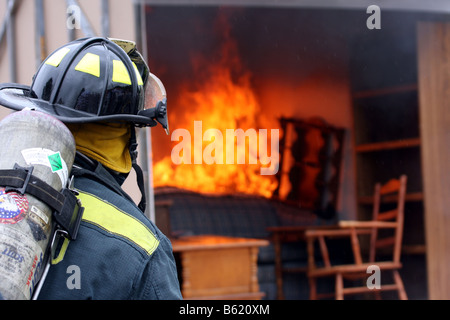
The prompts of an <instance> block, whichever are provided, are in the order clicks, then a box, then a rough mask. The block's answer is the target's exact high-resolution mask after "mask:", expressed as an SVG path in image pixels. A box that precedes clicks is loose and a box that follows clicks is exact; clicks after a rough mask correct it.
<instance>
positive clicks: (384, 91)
mask: <svg viewBox="0 0 450 320" xmlns="http://www.w3.org/2000/svg"><path fill="white" fill-rule="evenodd" d="M416 90H417V84H407V85H400V86H395V87H387V88H381V89H373V90H363V91H356V92H354V93H353V98H355V99H361V98H371V97H378V96H382V95H388V94H393V93H402V92H408V91H416Z"/></svg>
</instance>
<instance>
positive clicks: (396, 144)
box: [355, 138, 420, 152]
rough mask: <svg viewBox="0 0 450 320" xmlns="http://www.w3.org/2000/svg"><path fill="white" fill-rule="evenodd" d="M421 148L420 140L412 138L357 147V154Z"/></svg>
mask: <svg viewBox="0 0 450 320" xmlns="http://www.w3.org/2000/svg"><path fill="white" fill-rule="evenodd" d="M418 146H420V138H410V139H402V140H393V141H383V142H374V143H365V144H360V145H358V146H356V147H355V150H356V152H372V151H381V150H389V149H400V148H412V147H418Z"/></svg>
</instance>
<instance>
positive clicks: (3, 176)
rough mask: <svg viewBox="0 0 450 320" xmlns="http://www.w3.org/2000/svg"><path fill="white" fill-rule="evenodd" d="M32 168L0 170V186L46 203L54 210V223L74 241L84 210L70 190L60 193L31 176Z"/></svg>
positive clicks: (18, 167)
mask: <svg viewBox="0 0 450 320" xmlns="http://www.w3.org/2000/svg"><path fill="white" fill-rule="evenodd" d="M32 171H33V168H32V167H29V168H23V167H20V166H19V165H15V166H14V169H3V170H0V186H4V187H5V191H6V192H9V191H16V192H19V193H20V194H22V195H23V194H25V193H27V194H30V195H32V196H34V197H36V198H37V199H39V200H40V201H42V202H44V203H46V204H47V205H48V206H49V207H51V208H52V209H53V210H54V213H53V217H54V218H55V220H56V222H57V223H58V224H59V225H60V226H61V227H62V228H63V229H64V230H65V231H67V233H68V236H69V238H70V239H71V240H75V238H76V236H77V233H78V228H79V225H80V221H81V217H82V215H83V210H84V208H83V207H82V206H81V203H80V202H79V200H78V199H77V198H76V196H75V194H74V193H73V191H72V190H69V189H67V188H63V189H62V190H61V192H58V191H57V190H55V189H54V188H53V187H52V186H50V185H49V184H47V183H46V182H44V181H43V180H41V179H39V178H38V177H36V176H34V175H32V174H31V172H32Z"/></svg>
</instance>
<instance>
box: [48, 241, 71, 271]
mask: <svg viewBox="0 0 450 320" xmlns="http://www.w3.org/2000/svg"><path fill="white" fill-rule="evenodd" d="M69 242H70V240H69V239H67V238H64V242H63V244H62V246H61V250H59V254H58V256H57V257H56V258H53V257H52V264H53V265H55V264H58V263H60V262H61V261H63V259H64V256H65V255H66V251H67V247H68V246H69Z"/></svg>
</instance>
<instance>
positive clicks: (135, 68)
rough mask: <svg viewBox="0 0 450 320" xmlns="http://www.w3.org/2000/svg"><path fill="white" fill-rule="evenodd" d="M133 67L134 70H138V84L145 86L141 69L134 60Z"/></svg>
mask: <svg viewBox="0 0 450 320" xmlns="http://www.w3.org/2000/svg"><path fill="white" fill-rule="evenodd" d="M133 67H134V71H135V72H136V78H137V80H138V85H140V86H143V85H144V82H143V81H142V77H141V74H140V73H139V70H138V68H137V66H136V64H135V63H134V62H133Z"/></svg>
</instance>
